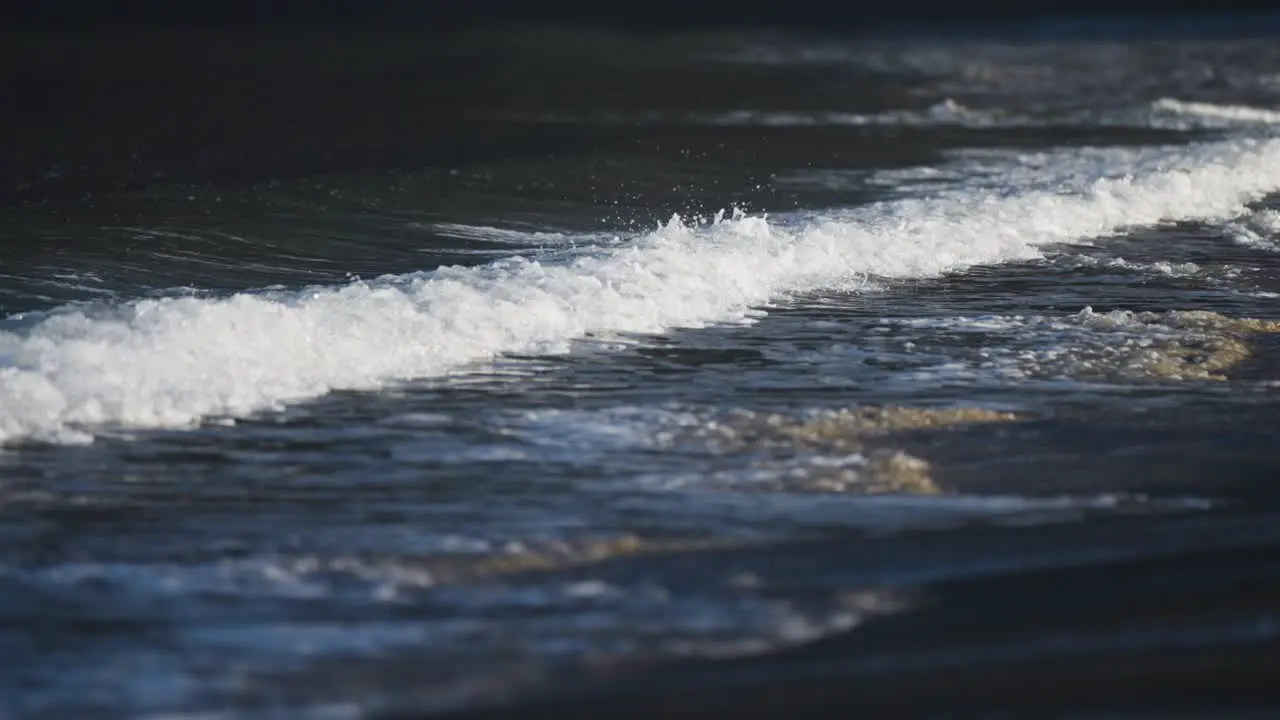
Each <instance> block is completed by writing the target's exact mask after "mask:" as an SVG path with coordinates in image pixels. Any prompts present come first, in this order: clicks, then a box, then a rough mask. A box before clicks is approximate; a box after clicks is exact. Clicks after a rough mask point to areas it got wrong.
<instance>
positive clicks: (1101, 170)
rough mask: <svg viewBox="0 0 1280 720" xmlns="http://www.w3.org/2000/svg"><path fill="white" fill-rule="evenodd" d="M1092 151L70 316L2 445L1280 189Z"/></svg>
mask: <svg viewBox="0 0 1280 720" xmlns="http://www.w3.org/2000/svg"><path fill="white" fill-rule="evenodd" d="M1080 158H1081V159H1083V160H1082V162H1084V163H1085V164H1087V165H1088V167H1090V168H1092V169H1091V170H1090V171H1089V172H1088V173H1086V174H1085V176H1082V169H1081V162H1074V163H1065V164H1064V166H1063V167H1064V170H1063V172H1064V175H1063V177H1061V178H1060V180H1061V181H1062V182H1061V184H1060V185H1059V186H1058V187H1054V186H1053V185H1051V184H1041V183H1035V184H1033V185H1032V186H1030V187H1028V186H1027V185H1025V184H1022V182H1021V181H1020V180H1019V176H1018V173H1017V172H1011V174H1010V176H1009V182H1008V184H1007V186H1004V187H990V186H987V187H982V188H975V189H973V190H972V191H969V192H964V191H958V192H951V193H948V194H946V195H945V196H941V197H933V198H923V199H905V200H894V201H888V202H882V203H878V204H873V205H867V206H863V207H860V208H855V209H847V210H842V211H839V212H832V213H830V214H828V215H826V216H823V215H816V216H815V215H813V214H808V215H806V216H805V217H804V218H798V217H790V218H788V217H782V218H773V219H765V218H762V217H744V216H736V217H733V218H728V219H721V220H719V221H717V222H715V223H711V224H708V225H702V226H689V225H686V224H684V223H682V222H680V221H679V220H678V219H673V221H672V222H670V223H668V224H667V225H665V226H663V227H660V228H658V229H656V230H654V231H653V232H650V233H647V234H644V235H639V236H636V237H634V238H633V239H631V240H630V241H629V242H627V243H624V244H621V245H611V246H601V247H599V249H598V251H593V252H589V253H585V254H578V255H575V256H573V257H569V258H563V259H560V260H548V261H541V260H537V259H532V260H531V259H522V258H512V259H507V260H502V261H498V262H494V263H491V264H489V265H485V266H482V267H470V268H459V267H448V268H441V269H439V270H435V271H432V272H428V273H420V274H414V275H405V276H395V277H387V278H381V279H378V280H376V281H372V282H356V283H352V284H349V285H345V286H341V287H325V288H311V289H307V290H304V291H298V292H294V293H288V294H284V293H273V294H267V293H241V294H237V295H233V296H230V297H226V298H198V297H180V298H165V299H146V300H138V301H134V302H131V303H127V304H124V305H120V306H116V307H113V308H110V311H109V312H97V313H89V312H88V311H86V309H84V308H70V307H68V308H64V309H63V310H62V311H60V312H56V313H53V314H52V315H50V316H49V317H47V318H44V319H42V320H40V321H39V322H36V323H34V324H31V325H28V326H24V327H21V328H18V327H16V323H15V324H13V325H11V326H10V330H8V331H0V357H5V358H7V359H8V361H7V363H6V364H5V365H3V366H0V443H12V442H15V441H23V440H28V439H43V440H55V441H76V440H79V441H84V440H87V439H89V438H91V437H92V434H93V432H94V431H95V429H96V428H102V427H103V426H127V427H151V428H180V427H190V426H192V425H193V424H196V423H199V422H200V421H201V420H202V419H204V418H208V417H210V416H232V417H234V416H243V415H245V414H248V413H253V412H257V411H262V410H269V409H273V408H277V407H280V406H282V405H283V404H285V403H293V402H297V401H301V400H305V399H308V398H314V397H316V396H319V395H322V394H324V393H326V392H328V391H331V390H334V389H376V388H380V387H383V386H385V385H387V384H389V383H394V382H397V381H402V380H408V379H413V378H420V377H427V376H434V375H440V374H443V373H448V372H450V371H452V370H455V369H458V368H460V367H462V366H465V365H467V364H469V363H474V362H477V361H484V360H486V359H489V358H492V357H494V356H495V355H498V354H501V353H508V352H520V353H552V352H558V351H562V350H564V349H565V348H566V347H567V343H568V342H569V341H571V340H572V339H574V338H577V337H580V336H582V335H584V334H586V333H590V332H630V333H647V332H660V331H663V330H665V329H669V328H673V327H680V326H683V327H696V326H700V325H704V324H707V323H715V322H725V321H733V320H740V319H742V318H744V317H746V316H747V315H748V314H749V313H750V311H751V308H752V306H758V305H760V304H763V303H767V302H768V301H769V300H770V299H771V298H775V297H777V296H779V295H781V294H784V293H788V292H795V291H808V290H816V289H820V288H838V289H858V288H863V287H866V286H867V284H868V283H869V282H871V279H875V278H879V279H888V280H893V279H906V278H918V277H928V276H936V275H938V274H941V273H947V272H953V271H959V270H963V269H965V268H968V267H971V266H973V265H977V264H986V263H998V262H1003V261H1010V260H1017V259H1029V258H1035V257H1039V256H1040V255H1041V251H1040V249H1039V248H1041V247H1042V246H1045V245H1049V244H1053V243H1061V242H1064V241H1070V240H1075V239H1080V238H1085V237H1091V236H1099V235H1106V234H1109V233H1113V232H1116V231H1118V230H1121V229H1123V228H1125V227H1128V226H1141V225H1150V224H1153V223H1157V222H1161V221H1165V220H1190V219H1203V220H1218V219H1220V220H1226V219H1230V218H1232V217H1235V216H1237V215H1239V214H1241V213H1242V212H1243V211H1244V208H1245V205H1246V203H1248V202H1250V201H1252V200H1255V199H1257V198H1258V197H1260V196H1261V195H1263V194H1265V193H1266V192H1267V191H1270V190H1272V189H1274V188H1276V187H1280V141H1276V140H1258V139H1242V140H1236V141H1231V142H1220V143H1213V144H1202V145H1192V146H1184V147H1180V148H1167V149H1165V150H1162V151H1161V152H1145V153H1141V154H1135V153H1133V152H1132V151H1127V150H1123V149H1117V150H1115V151H1114V152H1111V151H1098V150H1096V149H1095V150H1091V151H1089V152H1088V153H1082V154H1081V155H1080ZM1085 158H1087V159H1085ZM1016 167H1017V163H1016V162H1011V164H1010V170H1011V171H1014V170H1015V169H1016ZM1042 172H1043V171H1038V174H1042ZM1049 172H1052V171H1051V170H1050V171H1049ZM1088 178H1093V179H1092V180H1089V179H1088ZM1040 179H1041V180H1044V179H1045V178H1040ZM1059 188H1062V189H1059ZM2 326H3V324H2V323H0V327H2Z"/></svg>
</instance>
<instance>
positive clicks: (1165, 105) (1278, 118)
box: [1152, 98, 1280, 127]
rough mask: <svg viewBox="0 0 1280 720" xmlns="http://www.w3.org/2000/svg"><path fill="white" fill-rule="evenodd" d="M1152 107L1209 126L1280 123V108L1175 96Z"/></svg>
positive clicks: (1158, 101) (1161, 100)
mask: <svg viewBox="0 0 1280 720" xmlns="http://www.w3.org/2000/svg"><path fill="white" fill-rule="evenodd" d="M1152 109H1154V110H1155V111H1157V112H1161V113H1172V114H1174V115H1180V116H1184V117H1187V118H1191V119H1194V120H1197V121H1199V122H1198V124H1201V125H1206V126H1209V127H1230V126H1234V125H1242V124H1243V125H1280V110H1272V109H1268V108H1258V107H1250V106H1247V105H1219V104H1216V103H1207V102H1192V101H1186V100H1177V99H1174V98H1161V99H1160V100H1157V101H1156V102H1154V103H1152Z"/></svg>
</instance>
